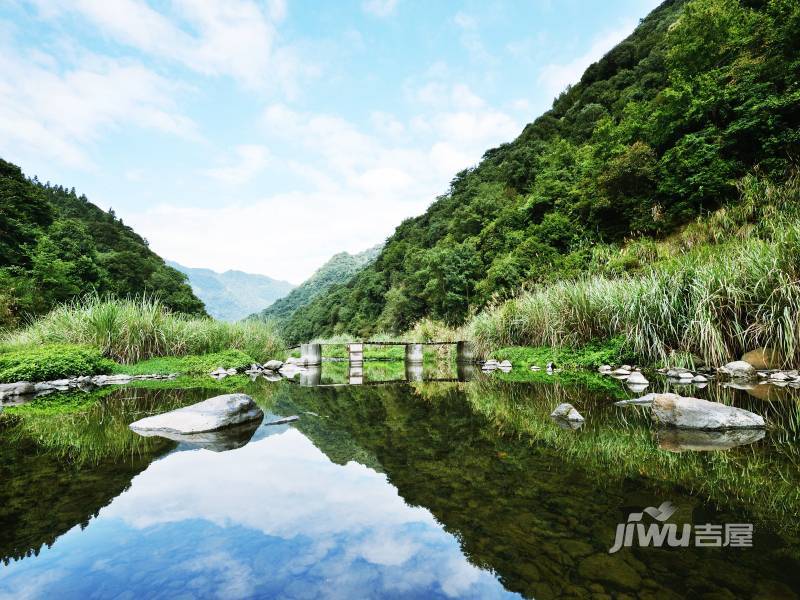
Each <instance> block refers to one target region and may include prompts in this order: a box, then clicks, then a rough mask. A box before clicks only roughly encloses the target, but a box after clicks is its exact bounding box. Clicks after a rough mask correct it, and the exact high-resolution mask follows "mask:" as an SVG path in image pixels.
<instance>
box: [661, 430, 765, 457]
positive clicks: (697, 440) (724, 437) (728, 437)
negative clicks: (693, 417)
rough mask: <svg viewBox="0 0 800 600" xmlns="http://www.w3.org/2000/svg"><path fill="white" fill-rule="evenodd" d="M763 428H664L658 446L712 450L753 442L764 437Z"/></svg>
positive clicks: (683, 449)
mask: <svg viewBox="0 0 800 600" xmlns="http://www.w3.org/2000/svg"><path fill="white" fill-rule="evenodd" d="M765 433H766V432H765V431H764V430H763V429H729V430H726V431H705V430H702V429H663V430H661V431H659V432H658V447H659V448H661V449H662V450H668V451H669V452H686V451H690V452H710V451H714V450H728V449H729V448H735V447H736V446H744V445H746V444H752V443H754V442H757V441H758V440H760V439H761V438H763V437H764V435H765Z"/></svg>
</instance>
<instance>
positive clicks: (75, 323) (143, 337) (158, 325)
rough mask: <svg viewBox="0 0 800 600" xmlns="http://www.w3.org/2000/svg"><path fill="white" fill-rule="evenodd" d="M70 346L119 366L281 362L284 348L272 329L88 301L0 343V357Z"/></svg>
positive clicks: (159, 306)
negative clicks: (229, 355) (213, 357)
mask: <svg viewBox="0 0 800 600" xmlns="http://www.w3.org/2000/svg"><path fill="white" fill-rule="evenodd" d="M52 344H59V345H63V344H69V345H77V346H83V347H87V348H95V349H97V350H98V351H99V352H100V353H101V354H102V355H103V356H105V357H107V358H109V359H112V360H114V361H116V362H119V363H122V364H133V363H137V362H140V361H143V360H147V359H151V358H156V357H167V356H173V357H174V356H188V355H202V354H210V353H214V352H222V351H227V350H239V351H241V352H243V353H244V354H246V355H247V356H248V357H250V358H252V359H253V360H255V361H265V360H268V359H271V358H275V357H277V356H282V353H283V351H284V348H285V346H284V343H283V341H282V340H281V338H280V336H279V335H278V333H277V332H276V330H275V328H274V327H273V325H272V324H271V323H263V322H256V321H247V322H239V323H226V322H222V321H215V320H213V319H206V318H192V317H186V316H184V315H179V314H176V313H173V312H171V311H170V310H169V309H168V308H167V307H166V306H165V305H164V304H163V303H161V302H160V301H159V300H158V299H155V298H141V299H136V300H131V299H126V300H119V299H104V298H99V297H97V296H92V297H88V298H87V299H85V300H82V301H80V302H74V303H70V304H65V305H62V306H60V307H58V308H56V309H55V310H53V311H52V312H50V313H49V314H47V315H46V316H44V317H42V318H41V319H38V320H36V321H35V322H33V323H32V324H30V325H29V326H27V327H25V328H23V329H20V330H16V331H12V332H10V333H7V334H5V335H4V336H3V338H2V339H0V352H9V351H15V350H16V351H19V350H22V349H28V348H34V347H37V346H43V345H52Z"/></svg>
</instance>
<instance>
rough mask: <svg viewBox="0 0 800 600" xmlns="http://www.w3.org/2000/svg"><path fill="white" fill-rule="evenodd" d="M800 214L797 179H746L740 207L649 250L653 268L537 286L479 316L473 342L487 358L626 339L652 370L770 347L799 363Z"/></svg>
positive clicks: (799, 181) (714, 361) (630, 349)
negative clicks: (499, 352) (512, 349)
mask: <svg viewBox="0 0 800 600" xmlns="http://www.w3.org/2000/svg"><path fill="white" fill-rule="evenodd" d="M798 211H800V179H798V177H796V176H795V177H793V178H791V179H790V180H789V181H788V182H787V183H786V184H781V185H773V184H771V183H769V182H768V181H763V180H757V179H755V178H747V179H745V180H744V182H743V184H742V200H741V201H740V202H739V203H738V204H736V205H734V206H732V207H729V208H723V209H720V210H719V211H717V212H716V213H714V214H712V215H711V216H709V217H707V218H704V219H701V220H698V221H697V222H696V223H693V224H692V225H690V226H688V227H686V228H685V229H683V230H682V231H681V232H680V233H679V234H677V235H675V236H673V237H672V238H670V239H668V240H665V241H662V242H659V243H653V244H649V245H648V246H647V251H648V252H649V253H650V254H651V257H650V258H649V263H650V266H648V267H646V268H642V269H641V270H640V271H639V272H637V273H635V274H630V275H619V276H616V277H611V276H608V275H596V276H587V277H583V278H581V279H578V280H575V281H569V282H566V281H562V282H558V283H555V284H551V285H542V286H538V287H535V288H533V289H531V290H529V291H525V292H523V293H521V294H520V295H519V296H518V297H517V298H514V299H512V300H508V301H506V302H501V303H498V304H496V305H494V306H491V307H489V308H488V309H486V310H484V311H483V312H481V313H479V314H478V315H476V316H475V317H474V318H473V319H472V320H471V321H470V323H469V325H468V328H467V329H468V331H469V337H470V338H471V339H473V340H474V341H475V342H476V344H477V346H478V347H479V348H480V349H481V350H482V351H483V352H488V351H491V350H492V349H494V348H498V347H504V346H552V347H580V346H581V345H583V344H586V343H590V342H592V341H593V340H598V339H600V340H602V339H608V338H613V337H617V336H622V337H623V338H624V340H625V346H624V350H625V351H626V353H628V354H632V355H634V356H635V357H638V358H639V359H640V360H642V361H645V362H649V363H658V362H675V361H676V360H681V359H682V357H685V356H687V355H689V356H695V357H699V358H700V359H702V360H703V361H705V362H707V363H708V364H711V365H720V364H724V363H725V362H728V361H729V360H732V359H735V358H738V357H739V356H741V354H743V353H744V352H746V351H748V350H751V349H753V348H757V347H764V346H766V347H771V348H775V349H776V350H777V351H778V353H779V354H780V355H781V356H782V358H783V360H784V361H785V363H786V364H797V363H798V362H800V329H798V326H797V323H798V322H800V213H799V212H798ZM637 250H638V251H641V250H642V248H638V249H637V248H630V249H629V252H637Z"/></svg>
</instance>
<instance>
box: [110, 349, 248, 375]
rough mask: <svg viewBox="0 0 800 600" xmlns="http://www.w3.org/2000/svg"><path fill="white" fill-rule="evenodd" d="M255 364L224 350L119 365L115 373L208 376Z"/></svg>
mask: <svg viewBox="0 0 800 600" xmlns="http://www.w3.org/2000/svg"><path fill="white" fill-rule="evenodd" d="M254 362H258V361H256V360H255V359H254V358H253V357H251V356H250V355H249V354H246V353H245V352H242V351H241V350H224V351H222V352H212V353H210V354H200V355H190V356H160V357H158V358H150V359H148V360H143V361H141V362H137V363H134V364H132V365H117V366H116V367H115V372H117V373H125V374H127V375H154V374H158V375H170V374H172V373H179V374H181V375H208V374H209V373H210V372H211V371H213V370H215V369H217V368H219V367H222V368H224V369H231V368H233V369H246V368H248V367H249V366H250V365H251V364H253V363H254Z"/></svg>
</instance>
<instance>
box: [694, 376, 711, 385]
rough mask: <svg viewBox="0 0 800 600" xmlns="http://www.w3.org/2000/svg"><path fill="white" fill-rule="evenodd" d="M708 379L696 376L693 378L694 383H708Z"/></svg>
mask: <svg viewBox="0 0 800 600" xmlns="http://www.w3.org/2000/svg"><path fill="white" fill-rule="evenodd" d="M707 382H708V377H706V376H705V375H695V376H694V377H692V383H707Z"/></svg>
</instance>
